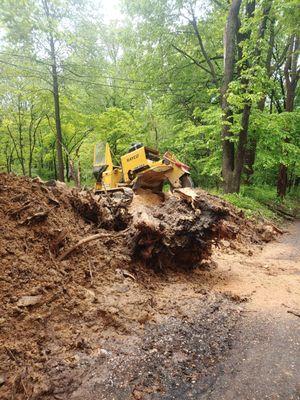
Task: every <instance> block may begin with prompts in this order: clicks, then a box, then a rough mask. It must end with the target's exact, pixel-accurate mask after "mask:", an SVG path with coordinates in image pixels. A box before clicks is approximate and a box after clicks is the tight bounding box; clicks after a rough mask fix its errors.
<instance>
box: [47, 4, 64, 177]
mask: <svg viewBox="0 0 300 400" xmlns="http://www.w3.org/2000/svg"><path fill="white" fill-rule="evenodd" d="M43 4H44V10H45V14H46V17H47V20H48V25H49V45H50V56H51V61H52V66H51V69H52V91H53V100H54V111H55V127H56V155H57V157H56V158H57V171H58V179H59V180H60V181H62V182H64V180H65V178H64V159H63V151H62V143H63V138H62V131H61V119H60V102H59V87H58V74H57V62H56V51H55V44H54V38H53V30H52V24H51V20H50V12H49V6H48V2H47V0H43Z"/></svg>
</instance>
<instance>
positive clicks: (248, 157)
mask: <svg viewBox="0 0 300 400" xmlns="http://www.w3.org/2000/svg"><path fill="white" fill-rule="evenodd" d="M272 3H273V0H269V1H268V2H267V3H266V6H265V8H264V10H263V19H262V21H261V24H260V28H259V38H261V39H263V38H264V37H265V32H266V29H267V21H268V19H269V14H270V10H271V7H272ZM274 25H275V18H272V19H271V21H270V37H269V44H268V53H267V57H266V61H265V69H266V73H267V75H268V77H270V76H271V73H272V71H271V61H272V54H273V48H274V40H275V32H274ZM258 43H259V42H258ZM255 52H256V55H257V56H258V58H260V56H261V47H260V46H257V47H256V51H255ZM265 102H266V96H263V97H262V98H261V100H260V101H259V102H258V105H257V108H258V109H259V110H260V111H261V112H263V111H264V109H265ZM271 104H272V98H271ZM256 147H257V137H256V136H254V137H250V138H249V140H248V148H247V149H246V153H245V168H244V172H245V174H246V183H248V184H249V183H250V181H251V178H252V175H253V173H254V163H255V158H256Z"/></svg>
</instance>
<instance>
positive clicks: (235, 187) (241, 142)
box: [221, 0, 255, 193]
mask: <svg viewBox="0 0 300 400" xmlns="http://www.w3.org/2000/svg"><path fill="white" fill-rule="evenodd" d="M240 7H241V0H233V1H232V3H231V6H230V10H229V14H228V17H227V22H226V28H225V35H224V47H225V48H224V80H223V85H222V89H221V96H222V97H221V98H222V102H221V105H222V110H223V122H224V123H223V127H222V132H221V135H222V149H223V159H222V175H223V180H224V191H225V193H233V192H239V190H240V182H241V175H242V170H243V166H244V159H245V151H246V144H247V135H248V125H249V118H250V111H251V104H250V103H245V105H244V108H243V111H242V121H241V125H242V127H241V130H240V132H239V137H238V144H237V148H236V149H235V145H234V142H233V140H232V139H233V134H232V132H231V129H230V125H231V124H232V122H233V116H232V110H231V108H230V105H229V104H228V101H227V91H228V87H229V83H230V82H231V81H232V80H233V74H234V67H235V62H236V61H235V53H236V51H237V50H238V49H237V37H239V39H240V40H245V39H247V38H248V37H250V31H249V33H246V34H238V31H239V12H240ZM254 9H255V1H251V2H249V3H248V4H247V7H246V12H247V15H248V17H251V16H252V15H253V12H254ZM238 53H239V57H240V58H241V57H242V56H243V54H242V51H239V52H238ZM239 72H240V73H241V67H240V69H239ZM244 84H245V87H247V84H248V82H246V81H245V79H244Z"/></svg>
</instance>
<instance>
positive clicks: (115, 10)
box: [101, 0, 122, 22]
mask: <svg viewBox="0 0 300 400" xmlns="http://www.w3.org/2000/svg"><path fill="white" fill-rule="evenodd" d="M101 8H102V13H103V15H104V19H105V21H106V22H109V21H111V20H116V19H117V20H121V19H122V13H121V10H120V3H119V0H101Z"/></svg>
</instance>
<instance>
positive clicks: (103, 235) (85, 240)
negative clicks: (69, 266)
mask: <svg viewBox="0 0 300 400" xmlns="http://www.w3.org/2000/svg"><path fill="white" fill-rule="evenodd" d="M128 230H129V228H128V229H125V230H124V231H121V232H117V233H116V232H112V233H104V232H101V233H96V234H95V235H90V236H87V237H85V238H83V239H81V240H79V241H78V242H77V243H75V244H74V246H72V247H70V248H69V249H67V250H66V251H65V252H64V253H62V254H61V255H60V256H59V257H58V260H59V261H62V260H64V259H65V258H66V257H67V256H68V255H69V254H71V253H72V252H73V251H74V250H76V249H77V248H78V247H80V246H82V245H83V244H86V243H89V242H92V241H93V240H97V239H102V238H107V237H115V236H122V235H123V234H125V233H126V232H127V231H128Z"/></svg>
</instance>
